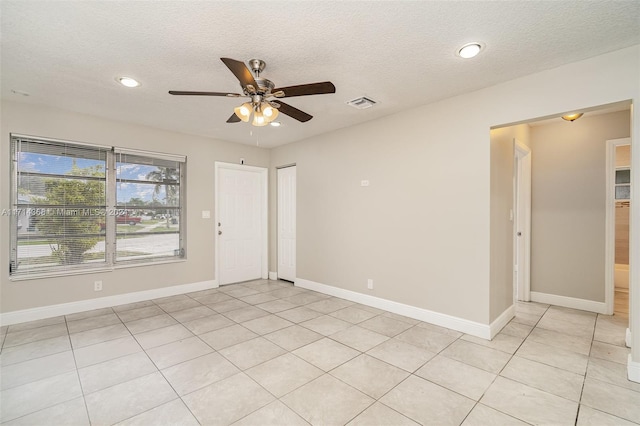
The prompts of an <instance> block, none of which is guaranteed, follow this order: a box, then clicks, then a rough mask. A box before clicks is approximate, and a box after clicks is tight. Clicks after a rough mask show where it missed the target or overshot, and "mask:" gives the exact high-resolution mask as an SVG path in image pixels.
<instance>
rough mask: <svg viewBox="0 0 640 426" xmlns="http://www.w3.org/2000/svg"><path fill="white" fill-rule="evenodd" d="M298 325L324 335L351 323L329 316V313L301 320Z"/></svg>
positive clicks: (344, 328) (340, 329)
mask: <svg viewBox="0 0 640 426" xmlns="http://www.w3.org/2000/svg"><path fill="white" fill-rule="evenodd" d="M300 325H301V326H302V327H306V328H308V329H310V330H313V331H315V332H316V333H320V334H322V335H324V336H329V335H331V334H334V333H337V332H338V331H342V330H346V329H347V328H349V327H351V323H348V322H346V321H342V320H339V319H338V318H334V317H330V316H329V315H323V316H321V317H317V318H314V319H312V320H309V321H305V322H302V323H300Z"/></svg>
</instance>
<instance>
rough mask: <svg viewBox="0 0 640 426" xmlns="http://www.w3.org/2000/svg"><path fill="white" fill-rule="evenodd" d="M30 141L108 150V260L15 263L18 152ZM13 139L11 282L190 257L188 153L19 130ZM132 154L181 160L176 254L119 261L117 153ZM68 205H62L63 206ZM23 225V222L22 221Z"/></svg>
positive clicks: (182, 259)
mask: <svg viewBox="0 0 640 426" xmlns="http://www.w3.org/2000/svg"><path fill="white" fill-rule="evenodd" d="M23 141H27V142H31V143H41V144H51V145H58V146H71V147H73V146H77V147H78V148H81V149H95V150H96V151H103V152H105V155H106V158H105V178H104V181H103V182H104V185H105V203H106V211H105V222H104V223H105V230H104V244H105V261H104V262H99V263H92V262H83V263H80V264H77V265H66V266H64V265H55V266H52V267H49V268H42V269H36V270H30V271H29V270H28V271H20V269H19V268H17V267H16V266H15V265H18V262H19V261H20V259H19V257H18V239H19V235H18V234H19V229H18V220H19V215H18V214H17V213H18V212H19V211H20V210H17V209H19V207H18V205H19V204H20V202H19V194H18V172H19V167H18V155H19V153H20V152H23V151H21V150H20V147H19V143H21V142H23ZM9 142H10V152H11V155H10V159H9V160H10V173H11V176H10V194H9V201H10V207H11V209H10V212H9V213H10V214H9V216H10V220H9V223H10V224H9V226H10V232H9V234H10V237H9V265H8V266H9V279H10V280H11V281H22V280H30V279H38V278H49V277H57V276H66V275H78V274H89V273H96V272H109V271H113V270H115V269H120V268H130V267H137V266H150V265H158V264H166V263H176V262H184V261H186V259H187V256H186V226H187V225H186V222H187V221H186V217H187V213H186V211H187V209H186V174H187V173H186V167H187V157H186V156H185V155H176V154H167V153H159V152H153V151H143V150H133V149H127V148H120V147H115V146H105V145H97V144H91V143H85V142H77V141H69V140H62V139H54V138H47V137H41V136H31V135H23V134H17V133H11V134H10V135H9ZM122 153H124V154H130V155H135V156H138V157H143V158H144V157H146V158H149V159H160V160H170V161H175V162H177V163H178V167H179V182H178V191H179V196H178V206H177V207H174V209H176V210H178V211H179V221H178V232H177V233H178V249H177V250H174V255H173V256H169V255H164V256H157V257H144V258H141V259H135V258H134V259H124V260H117V253H116V250H117V245H116V242H117V241H116V240H117V236H118V234H117V232H118V231H117V224H116V215H115V214H110V213H112V212H116V211H117V191H118V189H117V176H116V174H117V170H116V163H117V161H118V160H117V158H118V154H122ZM63 207H65V205H60V208H63ZM23 226H24V224H23Z"/></svg>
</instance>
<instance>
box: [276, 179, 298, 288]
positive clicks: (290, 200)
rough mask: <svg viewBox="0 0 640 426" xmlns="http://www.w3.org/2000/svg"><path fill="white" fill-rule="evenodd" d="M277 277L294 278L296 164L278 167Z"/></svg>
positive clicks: (290, 279) (289, 279)
mask: <svg viewBox="0 0 640 426" xmlns="http://www.w3.org/2000/svg"><path fill="white" fill-rule="evenodd" d="M278 278H280V279H283V280H287V281H295V279H296V166H291V167H285V168H282V169H278Z"/></svg>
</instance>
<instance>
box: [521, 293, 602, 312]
mask: <svg viewBox="0 0 640 426" xmlns="http://www.w3.org/2000/svg"><path fill="white" fill-rule="evenodd" d="M531 301H532V302H538V303H547V304H549V305H555V306H564V307H565V308H572V309H580V310H582V311H589V312H596V313H598V314H604V313H605V310H606V305H605V303H604V302H596V301H594V300H587V299H577V298H575V297H567V296H559V295H557V294H549V293H539V292H537V291H532V292H531Z"/></svg>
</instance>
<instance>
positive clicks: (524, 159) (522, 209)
mask: <svg viewBox="0 0 640 426" xmlns="http://www.w3.org/2000/svg"><path fill="white" fill-rule="evenodd" d="M513 143H514V165H513V172H514V178H513V179H514V196H513V200H514V208H513V211H514V212H515V217H514V221H513V235H514V241H513V249H514V250H513V251H514V256H513V257H514V266H513V274H514V280H513V281H514V291H513V297H514V301H523V302H528V301H530V300H531V283H530V276H531V272H530V271H531V150H530V149H529V147H528V146H526V145H525V144H523V143H521V142H520V141H518V140H517V139H514V140H513Z"/></svg>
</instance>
